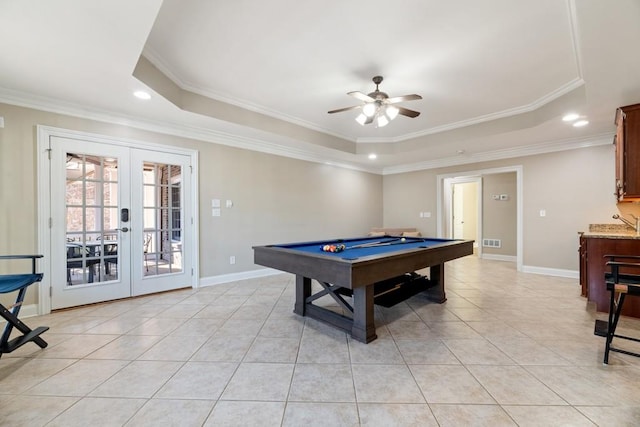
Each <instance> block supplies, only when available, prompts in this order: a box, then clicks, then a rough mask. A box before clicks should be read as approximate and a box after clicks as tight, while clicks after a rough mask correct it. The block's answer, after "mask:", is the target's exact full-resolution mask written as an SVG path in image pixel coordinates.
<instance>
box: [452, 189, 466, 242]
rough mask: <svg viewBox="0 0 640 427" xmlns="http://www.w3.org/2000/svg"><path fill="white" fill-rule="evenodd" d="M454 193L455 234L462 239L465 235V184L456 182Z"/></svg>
mask: <svg viewBox="0 0 640 427" xmlns="http://www.w3.org/2000/svg"><path fill="white" fill-rule="evenodd" d="M451 191H452V193H453V199H452V204H453V209H452V212H453V218H452V223H453V236H452V238H454V239H462V238H463V236H464V186H463V185H462V184H454V185H453V186H452V189H451Z"/></svg>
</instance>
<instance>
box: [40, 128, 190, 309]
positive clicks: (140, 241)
mask: <svg viewBox="0 0 640 427" xmlns="http://www.w3.org/2000/svg"><path fill="white" fill-rule="evenodd" d="M50 144H51V145H50V149H51V151H50V152H51V168H50V170H51V180H50V194H51V201H50V203H51V229H50V230H51V239H50V241H51V255H50V258H51V265H52V267H51V270H52V271H51V277H52V279H51V308H52V309H57V308H64V307H73V306H78V305H83V304H90V303H94V302H101V301H108V300H113V299H119V298H125V297H129V296H133V295H142V294H147V293H151V292H159V291H165V290H169V289H177V288H181V287H185V286H190V285H191V277H190V275H191V257H192V254H191V251H190V250H188V248H189V247H190V245H188V244H185V242H188V241H189V240H187V239H191V238H192V237H193V236H192V227H185V220H184V218H189V219H190V218H191V217H192V215H191V212H190V210H191V208H190V206H191V202H190V197H191V193H190V192H191V187H190V182H191V180H190V176H189V175H185V174H187V173H190V157H189V156H185V155H179V154H172V153H159V152H155V151H148V150H142V149H134V148H128V147H126V146H123V145H114V144H108V143H102V142H95V141H86V140H80V139H72V138H61V137H51V138H50ZM185 176H188V179H185ZM187 273H188V274H187Z"/></svg>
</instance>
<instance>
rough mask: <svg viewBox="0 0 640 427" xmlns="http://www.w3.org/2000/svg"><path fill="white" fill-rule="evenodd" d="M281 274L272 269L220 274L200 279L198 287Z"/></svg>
mask: <svg viewBox="0 0 640 427" xmlns="http://www.w3.org/2000/svg"><path fill="white" fill-rule="evenodd" d="M282 273H283V272H282V271H280V270H275V269H273V268H262V269H260V270H249V271H241V272H239V273H229V274H221V275H219V276H210V277H201V278H200V285H199V286H201V287H204V286H214V285H219V284H222V283H229V282H236V281H238V280H246V279H255V278H257V277H266V276H273V275H276V274H282Z"/></svg>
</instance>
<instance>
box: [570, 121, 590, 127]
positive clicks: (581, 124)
mask: <svg viewBox="0 0 640 427" xmlns="http://www.w3.org/2000/svg"><path fill="white" fill-rule="evenodd" d="M588 124H589V120H578V121H577V122H575V123H574V124H573V126H574V127H577V128H579V127H582V126H586V125H588Z"/></svg>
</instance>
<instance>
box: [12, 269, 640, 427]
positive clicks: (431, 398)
mask: <svg viewBox="0 0 640 427" xmlns="http://www.w3.org/2000/svg"><path fill="white" fill-rule="evenodd" d="M446 274H447V296H448V300H447V302H446V303H445V304H442V305H440V304H434V303H431V302H428V301H427V300H426V299H424V298H423V297H421V296H416V297H414V298H412V299H410V300H408V301H407V302H405V303H401V304H399V305H397V306H395V307H393V308H390V309H387V308H382V307H377V308H376V324H377V326H378V328H377V333H378V339H377V340H376V341H374V342H372V343H370V344H368V345H366V344H362V343H359V342H354V341H352V340H351V339H350V338H349V337H347V336H346V335H345V334H344V333H342V332H339V331H337V330H335V329H332V328H330V327H327V326H325V325H322V324H320V323H318V322H316V321H313V320H310V319H304V318H301V317H298V316H296V315H294V314H293V313H292V309H293V301H294V288H293V283H294V281H293V276H290V275H286V274H281V275H277V276H270V277H267V278H261V279H254V280H247V281H242V282H236V283H230V284H224V285H219V286H213V287H207V288H202V289H199V290H181V291H176V292H170V293H164V294H159V295H153V296H147V297H142V298H135V299H129V300H124V301H118V302H112V303H104V304H98V305H93V306H87V307H81V308H77V309H73V310H67V311H61V312H56V313H52V314H51V315H47V316H43V317H40V318H30V319H27V323H28V324H29V325H31V326H33V327H35V326H39V325H48V326H50V327H51V329H50V330H49V331H48V332H47V333H46V334H45V335H44V338H45V339H46V340H47V341H48V342H49V347H48V348H46V349H45V350H41V349H39V348H38V347H37V346H35V345H34V344H28V345H27V346H25V347H22V348H21V349H19V350H18V351H16V352H14V353H12V354H9V355H4V356H3V357H2V358H1V359H0V425H2V426H29V427H32V426H44V425H46V426H89V425H93V426H122V425H127V426H253V425H255V426H305V427H307V426H314V425H318V426H342V425H345V426H357V425H366V426H385V427H388V426H394V425H397V426H437V425H440V426H492V427H495V426H515V425H519V426H561V425H562V426H593V425H599V426H637V425H640V358H634V357H629V356H624V355H620V354H612V356H611V363H610V365H608V366H603V365H602V355H603V348H604V339H603V338H601V337H596V336H594V335H593V325H594V319H595V318H596V317H599V318H603V315H602V314H596V313H593V312H591V311H589V310H588V309H587V308H586V304H585V300H584V299H583V298H582V297H580V295H579V294H580V292H579V286H578V284H577V281H576V280H571V279H562V278H557V277H548V276H541V275H533V274H525V273H518V272H516V271H515V266H514V265H513V264H512V263H505V262H497V261H487V260H479V259H477V258H475V257H467V258H464V259H460V260H456V261H454V262H451V263H449V264H448V265H447V267H446ZM622 326H623V327H624V328H626V329H627V330H628V331H631V332H634V331H636V332H638V334H639V335H640V321H636V320H635V319H625V320H624V323H623V325H622Z"/></svg>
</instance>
